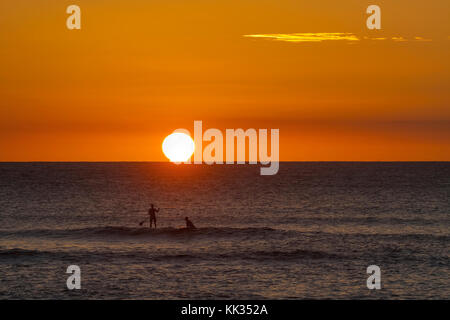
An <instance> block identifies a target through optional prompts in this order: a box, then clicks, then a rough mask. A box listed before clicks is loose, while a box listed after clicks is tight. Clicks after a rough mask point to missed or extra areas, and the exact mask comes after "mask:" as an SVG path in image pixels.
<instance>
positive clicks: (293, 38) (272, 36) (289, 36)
mask: <svg viewBox="0 0 450 320" xmlns="http://www.w3.org/2000/svg"><path fill="white" fill-rule="evenodd" d="M244 37H247V38H260V39H266V40H274V41H284V42H324V41H345V42H350V43H352V42H356V41H367V40H368V41H373V40H376V41H394V42H407V41H421V42H429V41H432V40H431V39H426V38H423V37H414V38H412V39H406V38H405V37H402V36H392V37H367V36H362V37H359V36H357V35H356V34H354V33H348V32H317V33H269V34H246V35H244Z"/></svg>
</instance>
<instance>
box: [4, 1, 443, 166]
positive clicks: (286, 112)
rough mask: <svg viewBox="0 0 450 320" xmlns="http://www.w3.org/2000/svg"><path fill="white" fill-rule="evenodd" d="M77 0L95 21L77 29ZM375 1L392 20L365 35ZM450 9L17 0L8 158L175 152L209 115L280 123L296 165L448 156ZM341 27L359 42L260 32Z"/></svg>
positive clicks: (285, 156) (232, 124)
mask: <svg viewBox="0 0 450 320" xmlns="http://www.w3.org/2000/svg"><path fill="white" fill-rule="evenodd" d="M70 4H77V5H79V6H80V7H81V11H82V29H81V30H72V31H70V30H67V28H66V18H67V17H68V15H67V14H66V13H65V10H66V7H67V6H68V5H70ZM369 4H378V5H379V6H380V7H381V10H382V30H379V31H369V30H367V29H366V22H365V19H366V17H367V15H366V14H365V9H366V8H367V6H368V5H369ZM449 12H450V2H449V1H448V0H429V1H413V0H409V1H407V0H397V1H380V0H375V1H360V0H348V1H335V0H322V1H303V0H296V1H294V0H279V1H273V0H272V1H268V0H259V1H256V0H254V1H248V0H239V1H230V0H227V1H222V0H215V1H211V0H208V1H207V0H204V1H196V0H192V1H185V0H184V1H183V0H178V1H172V0H165V1H162V0H161V1H144V0H129V1H125V0H120V1H118V0H109V1H106V0H90V1H87V0H71V1H62V0H49V1H43V0H36V1H31V0H28V1H24V0H15V1H9V2H8V3H6V1H2V2H1V3H0V39H1V42H0V43H1V44H0V58H1V59H0V66H1V68H0V161H122V160H125V161H135V160H138V161H165V160H166V158H165V157H164V155H163V153H162V151H161V143H162V140H163V139H164V137H165V136H166V135H167V134H169V133H170V132H171V131H172V130H174V129H176V128H186V129H190V130H192V126H193V121H194V120H202V121H203V127H204V128H205V129H207V128H211V127H214V128H219V129H223V130H225V129H226V128H239V127H242V128H244V129H246V128H279V129H280V156H281V160H284V161H292V160H299V161H303V160H306V161H316V160H319V161H327V160H328V161H331V160H349V161H351V160H367V161H371V160H373V161H378V160H445V161H448V160H450V62H449V49H450V38H449V36H450V21H449V18H448V13H449ZM337 32H342V33H351V34H354V35H355V37H357V38H358V39H359V40H358V41H345V40H337V41H323V42H286V41H281V40H274V39H272V38H270V37H266V38H264V37H246V35H273V34H284V35H292V34H297V33H337ZM364 37H367V38H369V39H365V38H364ZM393 37H395V38H398V37H402V38H403V39H405V40H406V41H394V40H392V38H393ZM415 37H421V38H423V39H428V40H431V41H419V40H417V39H415ZM372 38H385V39H384V40H370V39H372Z"/></svg>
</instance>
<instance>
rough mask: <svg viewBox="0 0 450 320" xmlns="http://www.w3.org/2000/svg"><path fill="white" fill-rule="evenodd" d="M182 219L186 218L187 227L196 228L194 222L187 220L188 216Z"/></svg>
mask: <svg viewBox="0 0 450 320" xmlns="http://www.w3.org/2000/svg"><path fill="white" fill-rule="evenodd" d="M184 220H186V228H188V229H196V228H195V226H194V224H193V223H192V221H191V220H189V218H188V217H186V218H184Z"/></svg>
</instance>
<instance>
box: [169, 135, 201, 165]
mask: <svg viewBox="0 0 450 320" xmlns="http://www.w3.org/2000/svg"><path fill="white" fill-rule="evenodd" d="M194 149H195V145H194V140H192V138H191V137H190V136H189V135H187V134H185V133H182V132H174V133H172V134H169V135H168V136H167V137H166V138H165V139H164V141H163V143H162V150H163V152H164V155H165V156H166V157H167V158H169V160H170V161H171V162H185V161H187V160H189V158H190V157H191V156H192V154H193V153H194Z"/></svg>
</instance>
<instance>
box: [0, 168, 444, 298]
mask: <svg viewBox="0 0 450 320" xmlns="http://www.w3.org/2000/svg"><path fill="white" fill-rule="evenodd" d="M151 202H153V203H155V204H156V205H157V206H159V207H161V211H160V212H159V214H158V229H157V230H149V229H148V228H144V227H139V222H140V221H142V220H144V219H145V218H146V211H147V209H148V206H149V204H150V203H151ZM185 216H189V217H190V218H191V220H192V221H193V222H194V223H195V224H196V225H197V227H198V229H197V230H195V231H192V232H186V231H183V230H179V229H178V227H180V226H183V225H184V221H183V218H184V217H185ZM0 222H1V224H0V299H17V298H28V299H48V298H56V299H80V298H83V299H103V298H113V299H185V298H186V299H187V298H189V299H232V298H234V299H259V298H261V299H262V298H271V299H279V298H283V299H286V298H287V299H309V298H337V299H341V298H342V299H343V298H345V299H374V298H375V299H377V298H388V299H411V298H424V299H436V298H443V299H449V298H450V259H449V257H450V256H449V244H450V163H281V164H280V171H279V173H278V174H277V175H275V176H260V175H259V167H258V166H253V165H240V166H238V165H234V166H227V165H222V166H220V165H216V166H206V165H202V166H198V165H184V166H176V165H173V164H169V163H22V164H21V163H2V164H0ZM146 226H148V223H147V224H146ZM71 264H75V265H78V266H80V268H81V277H82V289H81V290H73V291H69V290H68V289H67V288H66V279H67V277H68V274H66V273H65V272H66V268H67V267H68V266H69V265H71ZM372 264H375V265H378V266H379V267H380V268H381V285H382V289H381V290H368V289H367V287H366V279H367V277H368V276H369V275H368V274H366V268H367V267H368V266H369V265H372Z"/></svg>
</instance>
